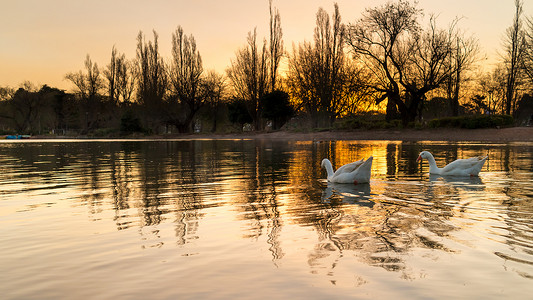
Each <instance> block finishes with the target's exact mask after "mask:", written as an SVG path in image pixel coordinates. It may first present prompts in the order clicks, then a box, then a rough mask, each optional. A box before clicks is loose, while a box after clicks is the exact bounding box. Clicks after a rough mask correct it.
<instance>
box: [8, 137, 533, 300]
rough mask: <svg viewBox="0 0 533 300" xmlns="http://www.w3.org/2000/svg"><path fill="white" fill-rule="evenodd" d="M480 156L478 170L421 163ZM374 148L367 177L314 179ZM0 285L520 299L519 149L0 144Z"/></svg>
mask: <svg viewBox="0 0 533 300" xmlns="http://www.w3.org/2000/svg"><path fill="white" fill-rule="evenodd" d="M421 150H429V151H431V152H432V153H433V154H434V155H435V158H436V160H437V164H438V165H444V164H446V163H448V162H450V161H453V160H455V159H457V158H465V157H470V156H477V155H481V154H488V155H489V161H488V162H487V163H486V165H485V166H484V168H483V170H482V173H481V174H480V177H479V178H478V177H475V178H453V177H452V178H450V177H440V176H429V175H428V174H427V172H428V166H427V163H422V164H419V163H416V161H415V160H416V157H417V156H418V153H419V152H420V151H421ZM370 155H373V156H374V163H373V168H372V173H373V176H372V180H371V182H370V183H369V184H361V185H357V186H353V185H342V184H340V185H339V184H331V183H327V182H326V181H325V180H324V179H323V178H324V177H325V172H324V170H322V169H321V168H320V161H321V159H322V158H325V157H328V158H330V159H331V160H332V162H333V164H334V166H340V165H342V164H345V163H348V162H351V161H354V160H358V159H360V158H363V157H365V158H366V157H368V156H370ZM0 172H1V173H0V186H1V189H0V197H1V198H0V199H1V200H0V226H1V228H2V231H1V233H0V236H1V241H2V243H0V266H2V267H1V271H2V272H0V291H2V294H3V295H4V296H3V297H7V299H10V298H23V299H32V298H35V299H48V298H54V299H58V298H69V299H72V298H98V299H102V298H114V299H116V298H125V299H131V298H133V299H137V298H151V299H157V298H176V297H179V298H200V297H201V298H246V299H248V298H271V297H282V298H289V297H291V298H315V299H316V298H331V297H333V298H357V299H361V298H370V299H374V298H376V297H377V298H384V297H395V298H407V297H409V298H415V299H417V298H441V299H442V298H452V297H453V298H457V297H465V298H466V297H477V298H479V297H481V296H482V297H483V298H502V297H503V296H505V297H512V298H515V299H516V298H527V297H529V295H530V294H531V292H533V288H531V286H533V285H532V284H531V279H532V278H533V145H531V144H475V143H435V142H431V143H429V142H427V143H402V142H387V141H383V142H379V141H378V142H353V141H336V142H331V141H314V142H303V141H300V142H297V141H270V140H257V141H255V140H225V141H221V140H219V141H214V140H204V141H200V140H190V141H114V142H104V141H93V142H54V141H42V142H34V141H30V142H19V143H16V142H15V143H0Z"/></svg>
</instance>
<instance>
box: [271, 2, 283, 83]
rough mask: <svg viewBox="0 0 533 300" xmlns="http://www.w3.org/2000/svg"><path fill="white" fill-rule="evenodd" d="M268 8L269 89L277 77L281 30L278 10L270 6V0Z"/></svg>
mask: <svg viewBox="0 0 533 300" xmlns="http://www.w3.org/2000/svg"><path fill="white" fill-rule="evenodd" d="M269 8H270V45H269V50H270V56H269V60H270V91H271V92H272V91H274V90H275V89H276V86H277V83H278V79H277V75H278V68H279V63H280V60H281V57H282V56H283V39H282V38H283V32H282V30H281V17H280V15H279V10H278V9H277V8H273V7H272V0H269Z"/></svg>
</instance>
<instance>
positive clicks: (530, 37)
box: [523, 16, 533, 90]
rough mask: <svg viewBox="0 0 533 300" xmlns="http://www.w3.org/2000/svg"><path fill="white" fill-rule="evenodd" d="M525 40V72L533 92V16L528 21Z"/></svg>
mask: <svg viewBox="0 0 533 300" xmlns="http://www.w3.org/2000/svg"><path fill="white" fill-rule="evenodd" d="M525 38H526V41H525V42H526V45H525V51H524V60H523V70H524V74H525V76H526V78H527V80H528V82H529V88H530V89H531V90H533V16H532V17H529V18H528V19H527V28H526V33H525Z"/></svg>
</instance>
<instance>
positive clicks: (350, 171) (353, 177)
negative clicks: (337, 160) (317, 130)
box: [321, 156, 373, 184]
mask: <svg viewBox="0 0 533 300" xmlns="http://www.w3.org/2000/svg"><path fill="white" fill-rule="evenodd" d="M372 160H373V157H372V156H370V157H369V158H368V159H367V160H363V159H361V160H358V161H355V162H353V163H349V164H346V165H344V166H342V167H340V168H338V169H337V171H335V172H333V166H332V165H331V162H330V161H329V159H327V158H324V159H323V160H322V164H321V165H322V168H325V169H326V172H327V173H328V181H329V182H334V183H353V184H358V183H368V182H370V169H371V168H372Z"/></svg>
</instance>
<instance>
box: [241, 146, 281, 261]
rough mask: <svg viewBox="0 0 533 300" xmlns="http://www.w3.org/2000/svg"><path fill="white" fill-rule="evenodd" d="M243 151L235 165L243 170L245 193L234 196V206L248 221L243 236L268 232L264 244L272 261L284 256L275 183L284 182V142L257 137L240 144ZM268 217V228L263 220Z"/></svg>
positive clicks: (276, 185) (253, 236)
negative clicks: (258, 138) (248, 223)
mask: <svg viewBox="0 0 533 300" xmlns="http://www.w3.org/2000/svg"><path fill="white" fill-rule="evenodd" d="M240 147H243V148H247V149H246V150H243V151H242V152H241V153H242V157H241V158H240V160H239V165H238V166H235V167H236V168H238V169H240V170H242V171H243V172H244V174H243V176H244V178H243V179H244V182H243V184H244V193H243V195H242V197H239V198H236V199H235V204H237V208H238V209H239V210H241V211H242V212H241V213H240V214H239V215H238V216H240V217H241V218H242V219H243V220H248V221H250V222H251V224H250V227H249V228H248V230H247V234H246V235H245V237H246V238H253V239H257V238H258V237H259V236H261V235H262V234H263V230H266V231H267V236H268V239H267V243H269V244H270V247H269V250H270V251H271V253H272V256H273V260H274V261H276V260H278V259H281V258H282V257H283V251H282V249H281V247H280V242H279V234H280V231H281V226H282V222H281V217H280V212H279V209H278V205H279V204H278V195H279V192H278V189H277V187H278V185H279V183H280V182H283V181H285V179H286V175H287V170H288V165H289V158H290V155H289V154H288V152H289V149H288V148H287V146H286V143H280V142H274V141H268V140H257V141H247V142H243V143H240ZM264 220H267V221H268V223H267V228H266V229H265V228H264V225H263V221H264Z"/></svg>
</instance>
